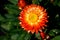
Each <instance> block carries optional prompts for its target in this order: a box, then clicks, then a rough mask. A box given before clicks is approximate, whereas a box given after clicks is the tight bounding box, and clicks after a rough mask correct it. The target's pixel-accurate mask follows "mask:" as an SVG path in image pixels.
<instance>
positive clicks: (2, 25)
mask: <svg viewBox="0 0 60 40" xmlns="http://www.w3.org/2000/svg"><path fill="white" fill-rule="evenodd" d="M1 27H2V28H4V29H5V30H8V31H9V30H10V29H11V27H12V25H11V22H6V23H2V24H1Z"/></svg>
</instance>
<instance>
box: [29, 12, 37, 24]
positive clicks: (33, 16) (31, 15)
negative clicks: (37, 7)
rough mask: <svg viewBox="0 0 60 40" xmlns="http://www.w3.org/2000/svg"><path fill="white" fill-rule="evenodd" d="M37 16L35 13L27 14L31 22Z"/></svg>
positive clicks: (33, 21) (35, 19)
mask: <svg viewBox="0 0 60 40" xmlns="http://www.w3.org/2000/svg"><path fill="white" fill-rule="evenodd" d="M37 19H38V17H37V15H36V14H33V13H30V14H29V21H30V22H32V23H35V22H36V21H37Z"/></svg>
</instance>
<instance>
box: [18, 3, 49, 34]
mask: <svg viewBox="0 0 60 40" xmlns="http://www.w3.org/2000/svg"><path fill="white" fill-rule="evenodd" d="M47 18H48V16H47V13H46V9H44V8H43V7H42V6H39V5H34V4H32V5H29V6H26V7H25V8H24V9H23V10H22V11H21V13H20V16H19V20H20V25H21V27H22V28H24V30H26V31H28V32H31V33H34V32H36V33H38V31H39V30H41V29H43V27H45V26H46V22H48V20H47Z"/></svg>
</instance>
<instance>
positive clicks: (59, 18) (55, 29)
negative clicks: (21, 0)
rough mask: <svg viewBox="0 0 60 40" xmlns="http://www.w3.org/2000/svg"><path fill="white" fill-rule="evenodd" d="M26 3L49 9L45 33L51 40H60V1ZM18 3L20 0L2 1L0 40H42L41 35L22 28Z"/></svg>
mask: <svg viewBox="0 0 60 40" xmlns="http://www.w3.org/2000/svg"><path fill="white" fill-rule="evenodd" d="M26 1H27V2H29V3H32V4H39V5H41V6H43V7H44V8H45V9H47V13H48V16H49V19H48V20H49V22H48V24H47V25H48V26H47V27H46V29H45V31H44V32H45V33H47V34H49V36H50V40H60V0H26ZM17 3H18V0H0V40H42V39H41V37H40V34H39V33H38V34H31V33H27V32H26V31H25V30H23V29H22V28H21V27H20V25H19V20H18V16H19V13H20V12H21V10H19V9H18V6H17Z"/></svg>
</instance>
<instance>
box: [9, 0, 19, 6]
mask: <svg viewBox="0 0 60 40" xmlns="http://www.w3.org/2000/svg"><path fill="white" fill-rule="evenodd" d="M9 1H10V2H11V3H13V4H14V5H16V4H17V3H18V0H9Z"/></svg>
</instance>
